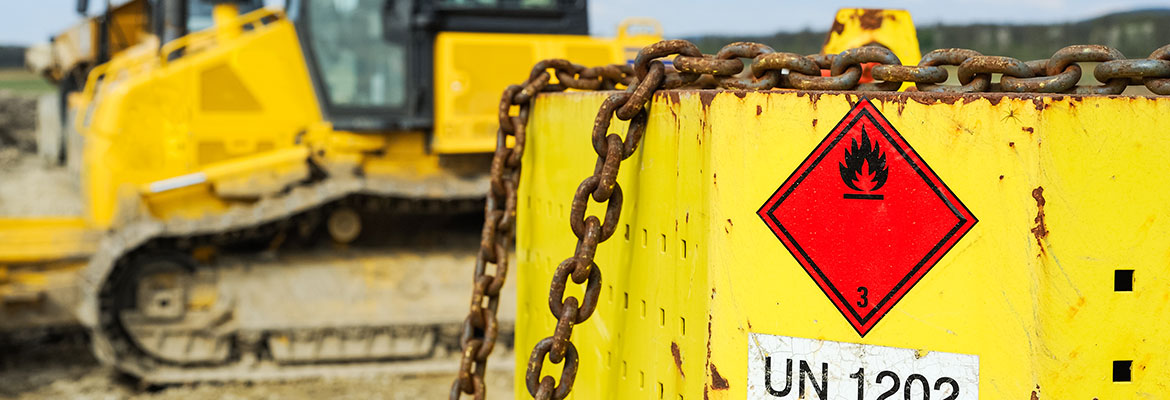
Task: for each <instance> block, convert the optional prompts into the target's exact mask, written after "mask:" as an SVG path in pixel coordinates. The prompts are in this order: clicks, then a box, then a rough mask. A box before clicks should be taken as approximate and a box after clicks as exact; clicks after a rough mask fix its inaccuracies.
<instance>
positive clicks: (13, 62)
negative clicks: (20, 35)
mask: <svg viewBox="0 0 1170 400" xmlns="http://www.w3.org/2000/svg"><path fill="white" fill-rule="evenodd" d="M23 67H24V47H22V46H0V69H9V68H23Z"/></svg>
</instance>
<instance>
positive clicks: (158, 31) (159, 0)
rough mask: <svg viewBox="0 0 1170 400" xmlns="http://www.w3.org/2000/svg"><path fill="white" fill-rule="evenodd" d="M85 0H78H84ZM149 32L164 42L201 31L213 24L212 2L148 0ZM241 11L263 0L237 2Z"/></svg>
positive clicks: (254, 8) (255, 8) (250, 8)
mask: <svg viewBox="0 0 1170 400" xmlns="http://www.w3.org/2000/svg"><path fill="white" fill-rule="evenodd" d="M84 1H85V0H80V2H84ZM147 3H148V4H149V7H148V10H149V13H150V20H151V25H150V29H151V32H152V33H154V35H155V36H158V38H159V42H160V43H166V42H169V41H172V40H175V39H178V38H180V37H183V36H185V35H187V34H188V33H191V32H197V31H201V30H203V29H207V28H210V27H211V26H212V25H214V24H215V23H214V21H212V18H211V11H212V9H213V8H215V5H214V4H213V3H212V2H208V1H201V0H149V1H147ZM237 7H239V10H240V12H241V13H246V12H249V11H254V10H257V9H259V8H260V7H264V1H263V0H242V1H239V2H237Z"/></svg>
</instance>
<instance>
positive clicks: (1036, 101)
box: [1032, 96, 1048, 111]
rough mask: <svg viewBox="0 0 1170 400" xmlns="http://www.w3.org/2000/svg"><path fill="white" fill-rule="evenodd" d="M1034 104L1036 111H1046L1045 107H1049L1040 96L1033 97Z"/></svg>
mask: <svg viewBox="0 0 1170 400" xmlns="http://www.w3.org/2000/svg"><path fill="white" fill-rule="evenodd" d="M1032 104H1035V105H1036V111H1044V108H1045V107H1048V106H1047V105H1045V104H1044V98H1043V97H1039V96H1036V97H1032Z"/></svg>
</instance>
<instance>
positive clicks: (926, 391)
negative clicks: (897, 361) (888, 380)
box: [902, 374, 930, 400]
mask: <svg viewBox="0 0 1170 400" xmlns="http://www.w3.org/2000/svg"><path fill="white" fill-rule="evenodd" d="M915 381H917V382H921V383H922V385H921V386H922V400H930V382H927V381H926V377H925V376H922V375H919V374H910V376H909V377H907V378H906V388H905V390H903V391H902V394H903V398H904V399H905V400H910V387H911V386H913V385H914V382H915Z"/></svg>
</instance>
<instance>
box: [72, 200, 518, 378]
mask: <svg viewBox="0 0 1170 400" xmlns="http://www.w3.org/2000/svg"><path fill="white" fill-rule="evenodd" d="M448 182H450V181H448ZM402 186H403V185H394V184H392V183H381V184H378V183H371V182H368V181H366V180H364V179H339V178H329V179H324V180H321V181H319V182H315V183H311V184H306V185H300V186H296V187H293V188H291V189H290V190H287V191H285V192H284V193H283V194H281V195H278V196H273V197H269V198H264V199H261V200H259V201H256V202H254V203H252V204H248V205H241V206H238V207H235V208H233V209H231V210H229V211H227V212H224V213H222V214H219V215H217V216H214V217H207V218H203V219H199V220H174V221H158V220H155V219H151V218H140V219H138V220H136V221H134V222H131V223H129V224H126V225H125V226H124V228H122V229H118V230H115V231H112V232H110V233H108V234H107V236H106V237H105V238H104V239H103V240H102V243H101V245H100V246H99V249H98V252H97V253H96V254H94V256H93V257H92V258H91V260H90V263H89V265H88V266H87V267H86V269H85V270H84V271H83V273H82V276H83V279H82V285H81V288H82V289H81V290H82V292H83V298H84V299H86V302H85V303H83V305H82V310H81V313H80V315H81V316H82V319H83V322H85V323H86V325H87V326H91V327H94V329H93V332H92V339H93V346H94V350H95V354H96V355H97V356H98V358H99V359H101V360H102V361H104V362H105V363H108V364H110V365H113V366H115V367H116V368H117V369H119V370H121V371H123V372H126V373H129V374H131V375H133V376H136V377H138V378H139V379H141V380H142V381H143V382H146V383H152V384H171V383H185V382H197V381H255V380H273V379H276V380H282V379H298V378H303V377H320V376H349V375H355V374H356V375H362V374H380V373H404V372H410V373H430V372H437V371H441V370H443V369H444V368H449V366H450V364H451V363H453V362H455V360H456V359H455V356H453V355H452V354H457V352H458V348H459V334H460V326H461V324H462V321H461V320H460V319H459V318H457V317H455V318H447V319H444V318H443V317H442V316H435V315H436V313H423V314H431V315H432V318H430V319H429V320H426V319H424V320H411V321H407V322H392V323H383V324H378V323H377V322H374V323H372V324H371V323H365V322H364V321H362V320H354V321H348V324H347V323H346V322H341V323H337V322H333V321H331V322H330V323H323V324H319V325H317V326H311V324H310V326H296V325H295V324H294V326H288V324H287V323H286V324H281V323H279V322H277V323H274V324H273V325H271V326H259V327H257V326H233V325H231V324H229V325H228V326H226V327H224V328H222V329H223V332H215V331H214V330H209V329H207V327H206V326H191V327H189V328H184V327H181V326H180V327H177V328H173V327H167V326H166V324H161V325H162V326H163V328H164V329H153V330H152V329H151V328H150V326H149V324H143V326H146V328H142V327H141V326H137V325H136V326H135V329H133V330H132V329H129V328H128V327H127V325H126V324H127V321H134V320H133V319H130V317H129V316H127V315H126V314H120V313H123V312H124V310H123V309H122V307H123V305H122V301H121V300H119V299H120V298H119V296H127V295H128V294H127V293H126V288H127V287H133V284H131V285H129V286H128V285H127V283H128V282H132V281H133V280H134V279H136V278H137V276H136V272H135V268H136V267H135V265H137V264H136V259H141V258H148V257H155V256H157V255H158V254H165V253H166V252H189V251H191V250H192V249H194V248H197V247H199V246H204V245H214V246H226V245H233V244H237V243H240V242H243V241H246V240H248V239H253V238H256V237H269V236H271V235H274V234H278V233H282V232H288V231H289V230H291V229H294V228H295V227H296V226H297V224H298V223H299V222H301V221H305V220H311V219H315V218H318V217H317V216H315V215H316V214H315V213H319V212H320V211H321V210H326V209H329V208H330V207H337V206H343V205H344V206H355V207H361V208H363V209H369V210H378V211H382V212H391V213H394V212H398V213H404V214H405V213H410V214H429V215H440V216H442V215H447V216H450V215H458V214H460V213H468V212H472V211H475V210H477V209H480V208H481V207H482V206H483V201H482V199H480V198H477V197H476V196H475V195H474V194H473V193H476V192H478V191H479V190H480V189H481V188H483V187H485V186H486V181H485V180H483V179H480V178H475V179H468V180H465V181H457V182H455V184H450V183H446V184H443V185H441V186H432V187H429V188H428V187H425V186H420V185H413V186H410V187H411V189H412V191H411V192H409V193H403V192H402V191H399V190H397V188H398V187H402ZM453 192H454V193H455V195H452V193H453ZM480 193H482V192H480ZM410 229H425V228H421V227H410ZM464 247H466V249H464V251H460V250H454V251H450V250H451V249H444V251H442V253H443V254H444V255H443V256H446V257H451V258H452V259H459V258H460V257H465V258H467V259H470V258H472V257H474V250H475V245H474V238H473V237H472V239H471V240H470V241H468V245H467V246H464ZM319 253H320V252H316V253H312V252H310V253H307V254H310V255H309V256H306V255H303V254H300V255H297V256H294V258H297V259H300V260H304V259H305V258H306V257H307V258H310V259H313V258H314V256H313V254H317V255H320V254H319ZM463 253H465V254H463ZM231 257H235V258H233V261H232V262H228V263H223V264H230V265H237V266H239V265H243V267H237V268H235V269H234V270H233V269H232V268H230V267H224V266H222V265H221V266H216V267H209V266H205V265H199V266H197V267H195V268H194V269H196V270H203V269H209V268H217V269H219V270H220V271H219V272H217V273H221V274H232V273H235V274H236V275H233V278H232V279H224V280H228V281H234V280H246V279H263V278H256V277H255V276H262V277H263V276H264V275H260V274H263V273H265V272H264V271H265V268H264V267H263V265H264V262H263V260H260V261H257V260H258V257H259V258H262V256H256V255H244V256H236V255H233V256H231ZM414 257H415V259H417V260H418V263H420V264H425V263H427V259H428V257H430V258H434V257H436V255H435V254H426V253H423V254H417V255H415V256H414ZM329 258H330V257H329V256H323V257H317V258H316V259H318V261H319V259H325V260H327V259H329ZM408 262H409V261H408ZM269 264H273V266H271V267H270V268H269V269H270V270H271V271H272V272H269V273H268V275H267V276H269V277H271V276H275V275H276V274H277V272H279V274H280V275H284V274H287V273H288V272H286V271H285V269H284V267H282V266H281V265H280V264H281V263H279V262H269ZM291 264H297V262H292V263H291ZM453 264H457V265H463V263H453ZM258 265H260V266H258ZM277 268H281V269H277ZM287 268H288V271H296V268H298V267H296V266H295V265H294V266H290V267H287ZM322 268H325V267H322ZM328 268H331V269H335V268H334V267H328ZM412 270H414V271H413V272H411V273H415V274H426V273H428V271H426V270H424V269H419V268H412ZM225 271H226V272H225ZM232 271H235V272H232ZM255 271H260V272H255ZM293 273H295V272H293ZM306 273H307V272H306ZM248 274H251V275H248ZM249 276H251V278H248V277H249ZM238 277H244V278H238ZM221 279H223V278H221ZM304 280H311V279H304ZM216 284H221V283H216ZM266 285H268V286H271V283H266ZM261 287H263V288H264V289H263V290H259V291H261V292H267V291H268V290H269V289H268V288H267V287H265V286H261ZM247 290H248V289H240V291H241V292H245V293H246V292H247ZM266 295H268V296H269V297H272V296H273V295H271V294H266ZM286 295H287V293H286ZM245 302H246V301H245ZM233 306H234V305H233ZM257 308H258V309H261V310H262V309H263V307H262V306H260V307H257ZM238 312H241V311H240V310H237V309H234V308H233V309H231V310H229V311H227V312H226V314H225V316H223V318H228V319H231V318H232V315H231V314H232V313H238ZM248 318H251V319H253V320H254V319H256V318H253V317H248ZM241 319H247V318H241ZM260 319H263V318H260ZM216 323H220V322H216ZM507 325H508V326H507V327H506V329H505V330H504V332H502V333H503V334H504V335H506V336H508V337H510V336H511V335H512V331H511V326H510V325H511V324H507ZM216 329H219V328H216ZM132 331H133V332H134V333H133V334H132ZM507 342H509V343H510V342H511V341H510V340H508V341H507ZM448 358H450V360H448ZM501 364H505V365H504V366H503V368H507V367H508V366H507V365H506V364H507V363H501Z"/></svg>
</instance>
